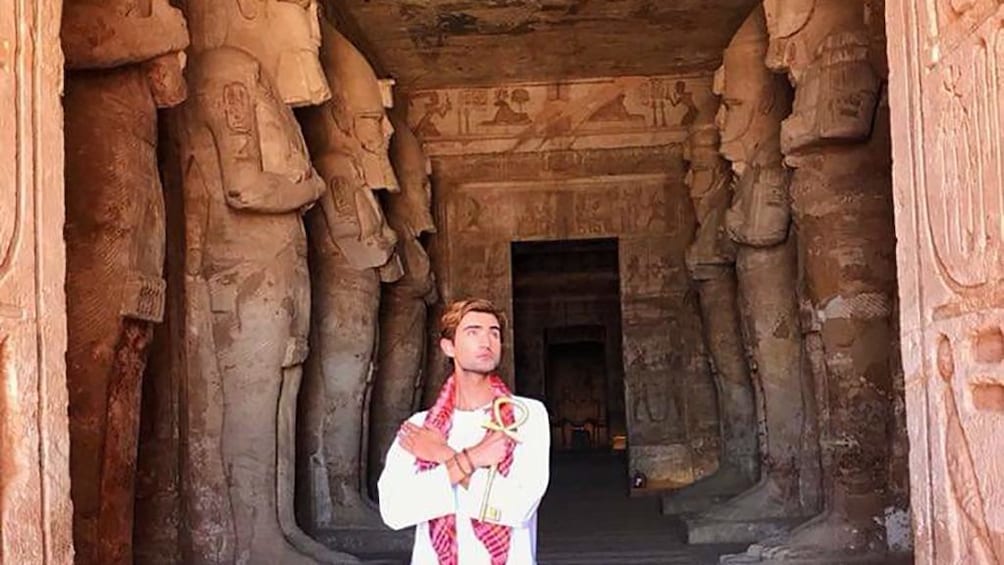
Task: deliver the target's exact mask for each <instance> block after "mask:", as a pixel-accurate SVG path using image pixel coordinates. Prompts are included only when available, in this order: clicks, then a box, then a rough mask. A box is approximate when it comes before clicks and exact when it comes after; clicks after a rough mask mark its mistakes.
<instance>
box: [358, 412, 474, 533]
mask: <svg viewBox="0 0 1004 565" xmlns="http://www.w3.org/2000/svg"><path fill="white" fill-rule="evenodd" d="M409 421H410V422H411V423H413V424H415V425H419V426H421V425H422V423H423V422H424V421H425V412H420V413H418V414H415V415H414V416H412V417H411V418H410V419H409ZM377 489H378V490H379V492H380V516H381V517H382V518H383V521H384V523H385V524H387V526H388V527H390V528H392V529H394V530H400V529H403V528H407V527H410V526H415V525H418V524H421V523H422V522H427V521H429V520H432V519H433V518H438V517H440V516H445V515H447V514H454V513H455V512H456V491H455V487H454V486H453V485H452V484H451V483H450V476H449V473H448V472H447V470H446V467H445V466H444V465H438V466H436V467H433V468H432V469H429V470H427V471H419V470H418V468H417V466H416V464H415V456H414V455H411V454H410V453H408V452H407V451H405V450H404V448H403V447H401V445H400V443H398V440H397V439H395V440H394V443H393V444H392V445H391V447H390V450H389V451H388V452H387V463H386V464H385V466H384V469H383V473H381V474H380V481H379V482H378V483H377Z"/></svg>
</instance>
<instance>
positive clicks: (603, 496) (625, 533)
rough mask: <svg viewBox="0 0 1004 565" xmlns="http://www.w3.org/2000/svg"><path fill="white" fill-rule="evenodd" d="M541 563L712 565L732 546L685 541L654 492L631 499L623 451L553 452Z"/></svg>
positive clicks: (544, 506) (542, 522)
mask: <svg viewBox="0 0 1004 565" xmlns="http://www.w3.org/2000/svg"><path fill="white" fill-rule="evenodd" d="M539 520H540V522H539V538H538V559H539V562H540V565H572V564H575V565H590V564H601V563H602V564H612V563H616V564H617V565H635V564H639V565H640V564H660V565H712V564H717V563H718V556H719V555H722V554H725V553H733V552H735V551H741V550H742V549H744V547H736V546H727V545H726V546H688V545H685V544H684V541H683V540H684V537H685V536H684V530H683V524H682V523H681V522H679V521H678V520H677V519H676V518H673V517H667V516H662V515H661V514H660V512H659V497H657V496H651V497H642V498H630V497H629V496H628V489H627V471H626V469H625V462H624V459H623V458H622V456H620V455H612V454H606V453H603V454H584V455H570V454H569V455H566V454H557V455H554V456H553V457H552V459H551V484H550V487H549V489H548V491H547V495H545V497H544V500H543V502H542V503H541V508H540V513H539Z"/></svg>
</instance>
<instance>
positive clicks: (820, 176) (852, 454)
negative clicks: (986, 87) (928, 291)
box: [750, 0, 896, 563]
mask: <svg viewBox="0 0 1004 565" xmlns="http://www.w3.org/2000/svg"><path fill="white" fill-rule="evenodd" d="M764 7H765V8H766V14H767V24H768V30H769V33H770V49H769V54H768V57H767V64H768V66H769V67H770V68H772V69H773V70H775V71H778V72H786V73H787V75H788V78H789V79H790V80H791V82H792V84H793V85H794V87H795V100H794V106H793V109H792V114H791V116H790V117H788V118H787V119H786V120H785V121H784V124H783V126H782V129H781V145H782V150H783V152H784V154H785V162H786V163H787V164H788V165H789V166H791V167H793V168H794V174H793V178H792V181H791V198H792V209H793V212H794V219H795V223H796V225H797V226H798V233H799V252H800V256H801V260H802V263H803V265H804V289H803V292H804V294H805V296H806V300H807V302H808V307H807V309H808V310H810V312H811V313H812V315H813V317H814V319H813V320H812V322H813V326H814V331H813V335H810V336H808V338H810V339H811V340H812V342H813V343H815V344H816V349H818V352H817V356H818V357H819V358H820V359H819V360H820V361H821V362H817V363H814V368H815V370H814V372H813V373H814V374H813V377H814V379H816V385H817V386H816V388H817V390H819V391H820V395H819V398H818V402H819V404H820V407H821V412H822V414H823V415H824V418H823V419H822V422H823V426H822V429H821V430H820V433H821V436H822V441H821V445H822V450H823V461H824V469H825V472H824V481H823V484H824V512H823V513H822V514H820V515H819V516H817V517H816V518H814V519H813V520H811V521H809V522H807V523H806V524H804V525H802V526H800V527H799V528H797V529H795V530H794V531H792V532H791V533H790V534H789V535H787V536H782V537H779V538H776V539H772V540H769V541H768V542H766V543H763V544H759V546H757V547H754V548H752V549H751V551H750V553H751V554H753V555H755V556H759V557H762V558H764V559H768V560H788V559H798V558H803V557H807V556H812V557H813V559H816V560H820V561H819V562H826V563H846V562H847V561H848V559H851V558H852V557H860V556H863V555H871V556H876V557H878V558H879V559H881V558H882V555H884V553H885V548H886V542H885V531H884V528H883V523H884V512H885V509H886V506H887V505H888V503H889V499H888V495H887V492H888V483H887V481H888V472H889V458H890V453H889V446H890V435H889V433H888V431H889V427H890V422H891V406H892V400H891V394H892V390H893V386H892V374H893V371H892V369H891V368H892V363H894V362H895V359H896V358H895V357H892V356H890V352H891V351H892V348H893V344H894V341H895V339H894V338H895V335H894V329H893V324H892V321H893V320H892V317H893V316H894V314H895V312H894V310H895V308H894V298H895V292H896V266H895V242H896V238H895V233H894V226H893V211H892V181H891V177H890V175H891V157H890V145H889V144H890V139H889V118H888V101H887V100H883V99H882V96H883V94H882V92H883V81H884V76H885V74H886V71H885V69H884V55H885V43H884V40H883V38H882V35H883V31H882V22H883V20H884V18H883V14H882V12H881V6H879V7H876V6H875V5H874V3H872V2H867V1H865V0H851V1H847V0H785V1H774V0H768V1H767V2H765V4H764Z"/></svg>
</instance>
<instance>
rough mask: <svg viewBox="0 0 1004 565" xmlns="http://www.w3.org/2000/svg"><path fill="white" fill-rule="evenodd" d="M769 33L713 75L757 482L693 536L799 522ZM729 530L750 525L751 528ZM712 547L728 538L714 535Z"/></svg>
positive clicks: (736, 49) (749, 30)
mask: <svg viewBox="0 0 1004 565" xmlns="http://www.w3.org/2000/svg"><path fill="white" fill-rule="evenodd" d="M766 50H767V34H766V28H765V22H764V15H763V11H762V10H761V9H759V8H758V9H756V10H755V11H754V12H753V13H752V14H751V15H750V17H749V18H748V19H747V20H746V22H745V23H744V24H743V26H742V28H740V30H739V32H738V33H737V34H736V36H735V37H734V38H733V40H732V42H731V43H730V44H729V47H728V49H726V51H725V55H724V64H723V66H722V68H720V69H719V70H718V73H717V74H716V78H715V83H716V85H715V86H716V92H718V93H719V94H720V95H721V97H722V102H723V103H722V106H721V108H720V109H719V115H718V127H719V130H720V132H721V152H722V155H723V156H724V157H725V158H726V159H728V160H729V161H730V162H731V163H732V168H733V170H734V171H735V173H736V175H737V186H736V191H735V194H734V196H733V200H732V207H731V208H730V209H729V211H728V213H727V214H726V220H725V221H726V228H727V229H728V231H729V233H730V235H731V236H732V239H733V240H735V241H736V242H737V243H738V244H739V248H738V252H737V264H736V272H737V278H738V283H739V303H740V310H741V312H742V319H743V335H744V338H745V342H746V344H747V347H748V348H749V360H750V365H751V367H750V368H751V369H752V374H753V379H754V381H753V382H754V392H755V395H756V405H757V406H758V407H759V408H760V411H759V413H758V414H757V417H758V421H759V428H760V429H759V433H760V450H761V469H760V472H761V477H760V481H759V483H757V484H756V485H755V486H754V487H753V488H751V489H750V490H748V491H746V492H744V493H742V494H740V495H739V496H737V497H736V498H734V499H732V500H730V501H728V502H726V503H723V504H721V505H719V506H716V507H713V508H711V509H710V510H708V511H707V512H704V513H702V514H701V515H700V516H699V517H698V518H697V519H696V521H695V525H694V528H695V530H696V529H704V528H705V523H706V522H708V521H711V522H722V523H723V524H725V525H724V526H723V530H722V535H727V534H728V533H729V532H732V533H736V534H737V535H738V533H743V537H744V539H740V540H736V541H748V540H747V539H746V536H749V535H751V534H750V533H749V532H751V531H753V530H754V524H752V521H755V520H759V519H762V518H783V519H788V518H793V517H798V516H802V515H804V512H805V510H804V509H803V508H801V498H800V488H799V487H800V485H799V471H800V467H801V465H802V464H803V454H802V453H801V451H802V445H801V434H802V433H803V426H804V420H805V408H804V406H803V402H802V397H803V393H802V384H801V378H800V370H801V367H800V362H801V351H800V350H801V339H800V337H801V334H800V331H799V319H798V305H797V302H796V296H795V282H796V280H797V265H796V256H795V241H794V237H793V236H791V235H789V221H790V215H789V210H788V196H787V189H788V178H789V174H788V172H787V171H786V170H785V168H784V165H783V164H782V162H781V160H782V155H781V150H780V140H779V133H780V129H781V120H782V119H783V118H784V116H785V115H787V113H788V109H789V107H790V106H789V104H790V96H791V94H790V89H789V87H788V86H787V85H786V84H785V83H784V80H783V78H780V77H776V76H774V75H772V74H771V73H770V71H769V70H768V69H767V68H766V67H765V66H764V63H763V58H764V55H765V53H766ZM732 522H750V527H749V528H742V527H738V528H737V527H736V526H735V524H731V523H732ZM716 539H722V538H721V537H718V538H716Z"/></svg>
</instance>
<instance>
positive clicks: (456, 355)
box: [440, 312, 502, 375]
mask: <svg viewBox="0 0 1004 565" xmlns="http://www.w3.org/2000/svg"><path fill="white" fill-rule="evenodd" d="M440 345H441V346H442V348H443V352H444V353H446V356H447V357H451V358H452V359H453V362H454V363H455V364H456V366H457V368H458V369H460V370H463V371H466V372H471V373H479V374H482V375H487V374H489V373H492V372H494V371H495V370H496V369H498V366H499V361H500V360H501V359H502V328H501V325H500V324H499V321H498V318H496V317H495V315H494V314H488V313H486V312H468V313H467V314H466V315H465V316H464V317H463V318H461V319H460V325H459V326H457V332H456V334H455V335H454V336H453V341H450V340H448V339H443V340H441V341H440Z"/></svg>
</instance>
